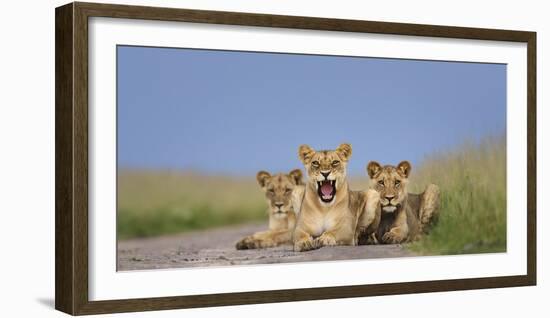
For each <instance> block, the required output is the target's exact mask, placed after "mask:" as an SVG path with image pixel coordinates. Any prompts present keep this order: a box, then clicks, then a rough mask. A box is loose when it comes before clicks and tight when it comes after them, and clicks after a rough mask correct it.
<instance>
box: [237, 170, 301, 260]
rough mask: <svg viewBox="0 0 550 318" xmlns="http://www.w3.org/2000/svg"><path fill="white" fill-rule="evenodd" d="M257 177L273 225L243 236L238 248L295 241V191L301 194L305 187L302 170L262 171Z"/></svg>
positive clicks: (270, 223) (253, 247) (271, 245)
mask: <svg viewBox="0 0 550 318" xmlns="http://www.w3.org/2000/svg"><path fill="white" fill-rule="evenodd" d="M256 179H257V181H258V183H259V185H260V187H261V188H262V190H263V192H264V194H265V198H266V201H267V203H268V205H269V210H268V213H269V229H268V230H267V231H263V232H257V233H255V234H253V235H250V236H247V237H245V238H243V239H241V240H240V241H239V242H237V244H236V248H237V249H239V250H243V249H256V248H268V247H276V246H279V245H283V244H292V232H293V231H294V227H295V225H296V213H295V210H294V207H293V206H294V202H295V200H293V195H298V196H299V195H300V191H303V190H301V189H303V187H304V186H303V184H304V183H303V181H302V171H301V170H300V169H295V170H292V171H290V172H289V173H288V174H284V173H278V174H274V175H271V174H270V173H269V172H266V171H260V172H258V174H257V175H256ZM296 193H297V194H296Z"/></svg>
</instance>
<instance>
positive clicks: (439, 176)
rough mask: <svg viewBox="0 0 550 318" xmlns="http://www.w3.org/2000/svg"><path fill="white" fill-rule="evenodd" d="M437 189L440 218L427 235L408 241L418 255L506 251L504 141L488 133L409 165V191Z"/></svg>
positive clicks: (502, 138)
mask: <svg viewBox="0 0 550 318" xmlns="http://www.w3.org/2000/svg"><path fill="white" fill-rule="evenodd" d="M429 183H435V184H437V185H438V186H439V187H440V189H441V208H440V211H441V213H440V217H439V220H438V222H437V224H436V226H434V227H433V229H432V230H431V232H430V234H429V235H427V236H425V237H423V238H422V239H421V240H420V241H418V242H415V243H412V244H411V245H410V246H409V247H410V249H411V250H413V251H416V252H418V253H421V254H469V253H486V252H505V251H506V140H505V138H504V137H501V138H488V139H486V140H484V141H482V142H481V143H479V144H473V143H466V144H464V145H463V146H461V147H459V148H458V149H456V150H453V151H450V152H448V153H440V154H435V155H433V156H431V157H429V158H427V159H426V160H425V161H424V163H423V164H422V165H420V166H419V167H418V168H417V169H415V170H413V175H412V176H411V183H410V184H411V185H412V187H411V189H410V190H411V192H421V191H422V190H423V189H424V188H425V187H426V185H427V184H429Z"/></svg>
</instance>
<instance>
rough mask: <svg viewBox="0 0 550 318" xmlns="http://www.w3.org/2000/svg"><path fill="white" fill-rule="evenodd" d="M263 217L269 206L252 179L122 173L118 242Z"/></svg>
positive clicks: (120, 178) (174, 173) (155, 172)
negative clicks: (119, 240)
mask: <svg viewBox="0 0 550 318" xmlns="http://www.w3.org/2000/svg"><path fill="white" fill-rule="evenodd" d="M264 219H267V217H266V204H265V201H264V199H263V194H262V193H261V191H260V188H259V186H258V185H257V183H256V180H255V178H254V177H251V178H236V177H225V176H205V175H197V174H193V173H187V172H170V171H135V170H134V171H132V170H122V171H120V172H119V176H118V213H117V233H118V237H119V239H128V238H135V237H148V236H157V235H163V234H172V233H180V232H185V231H189V230H199V229H205V228H210V227H216V226H222V225H230V224H238V223H244V222H250V221H255V220H258V221H259V220H264Z"/></svg>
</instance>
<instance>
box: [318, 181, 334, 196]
mask: <svg viewBox="0 0 550 318" xmlns="http://www.w3.org/2000/svg"><path fill="white" fill-rule="evenodd" d="M333 190H334V188H333V187H332V184H330V181H328V182H323V185H322V186H321V193H322V194H323V195H331V194H332V191H333Z"/></svg>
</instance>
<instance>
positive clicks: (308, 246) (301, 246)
mask: <svg viewBox="0 0 550 318" xmlns="http://www.w3.org/2000/svg"><path fill="white" fill-rule="evenodd" d="M317 248H319V247H318V246H317V244H316V242H315V241H314V240H312V239H310V238H308V239H304V240H300V241H297V242H295V243H294V251H295V252H306V251H311V250H314V249H317Z"/></svg>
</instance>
